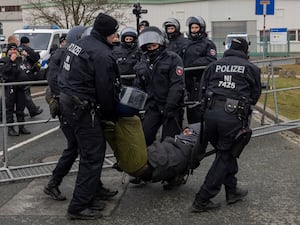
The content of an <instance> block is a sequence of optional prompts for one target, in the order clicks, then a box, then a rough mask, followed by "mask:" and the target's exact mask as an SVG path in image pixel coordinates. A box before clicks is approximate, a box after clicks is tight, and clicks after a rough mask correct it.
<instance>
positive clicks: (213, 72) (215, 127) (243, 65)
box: [193, 45, 261, 209]
mask: <svg viewBox="0 0 300 225" xmlns="http://www.w3.org/2000/svg"><path fill="white" fill-rule="evenodd" d="M247 50H248V45H247ZM246 52H247V51H246ZM201 89H202V91H203V93H202V98H203V99H204V100H206V102H207V107H206V111H205V114H204V120H205V126H206V132H207V135H208V140H209V141H210V143H211V144H212V145H213V146H214V147H215V148H216V149H217V150H218V151H217V153H216V158H215V160H214V162H213V164H212V166H211V168H210V170H209V171H208V173H207V176H206V178H205V181H204V184H203V185H202V186H201V189H200V191H199V192H198V193H197V195H196V199H195V201H194V204H193V206H195V205H196V208H198V209H201V206H203V207H205V206H207V205H205V204H206V203H205V202H207V201H209V199H211V198H213V197H214V196H215V195H217V194H218V193H219V191H220V189H221V185H222V184H224V186H225V191H226V200H227V202H228V201H229V199H228V198H227V197H228V194H229V193H233V196H234V197H235V198H234V199H233V200H238V199H240V198H242V197H243V196H244V195H246V194H247V192H246V191H245V192H243V193H237V178H236V177H235V175H236V174H237V172H238V164H237V159H236V157H235V156H234V155H233V154H232V152H231V150H232V147H233V143H234V140H235V138H236V136H237V134H238V132H239V131H240V130H241V129H242V128H245V127H248V126H249V123H248V117H249V116H250V115H251V110H250V107H249V106H253V105H255V104H256V102H257V101H258V99H259V96H260V94H261V82H260V69H259V68H258V67H257V66H255V65H253V64H252V63H251V62H249V61H248V57H247V55H246V54H245V52H244V51H242V50H239V49H229V50H227V51H226V52H225V53H224V57H223V58H222V59H220V60H218V61H216V62H214V63H212V64H210V65H209V67H208V68H207V69H206V70H205V72H204V74H203V77H202V80H201ZM234 105H235V106H238V107H241V108H240V109H241V111H239V110H237V108H238V107H235V106H234ZM233 202H234V201H233ZM203 203H205V204H203ZM199 207H200V208H199ZM208 207H209V206H208ZM206 209H209V208H206Z"/></svg>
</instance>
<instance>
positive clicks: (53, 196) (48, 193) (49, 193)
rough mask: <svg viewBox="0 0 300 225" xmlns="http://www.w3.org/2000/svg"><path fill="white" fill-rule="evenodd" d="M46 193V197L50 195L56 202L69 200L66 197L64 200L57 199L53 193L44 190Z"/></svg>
mask: <svg viewBox="0 0 300 225" xmlns="http://www.w3.org/2000/svg"><path fill="white" fill-rule="evenodd" d="M44 193H45V194H46V195H49V196H50V197H51V198H52V199H53V200H56V201H65V200H67V198H66V197H64V198H57V197H56V196H55V195H54V194H53V193H52V192H51V191H49V190H47V189H46V188H45V189H44Z"/></svg>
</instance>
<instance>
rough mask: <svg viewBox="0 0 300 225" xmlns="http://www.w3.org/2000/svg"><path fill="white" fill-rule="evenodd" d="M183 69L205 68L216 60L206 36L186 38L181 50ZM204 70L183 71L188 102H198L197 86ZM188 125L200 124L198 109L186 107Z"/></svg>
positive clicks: (213, 48)
mask: <svg viewBox="0 0 300 225" xmlns="http://www.w3.org/2000/svg"><path fill="white" fill-rule="evenodd" d="M181 56H182V60H183V64H184V67H185V68H187V67H196V66H207V65H208V64H210V63H211V62H214V61H216V60H217V54H216V46H215V44H214V43H213V42H212V41H211V40H209V39H208V38H207V37H206V36H205V37H203V38H199V39H192V38H190V37H189V38H188V39H187V41H186V43H185V45H184V47H183V49H182V53H181ZM203 71H204V69H197V70H188V71H185V85H186V90H187V92H188V100H189V101H198V100H199V93H200V92H199V85H200V80H201V76H202V73H203ZM187 119H188V123H189V124H193V123H198V122H200V108H199V107H195V108H188V107H187Z"/></svg>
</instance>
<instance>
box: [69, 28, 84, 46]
mask: <svg viewBox="0 0 300 225" xmlns="http://www.w3.org/2000/svg"><path fill="white" fill-rule="evenodd" d="M85 30H86V27H85V26H74V27H73V28H72V29H71V30H69V32H68V34H67V37H66V40H67V42H68V43H69V44H71V43H74V42H75V41H77V40H79V39H80V38H81V35H82V33H83V32H84V31H85Z"/></svg>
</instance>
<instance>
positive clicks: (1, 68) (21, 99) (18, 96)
mask: <svg viewBox="0 0 300 225" xmlns="http://www.w3.org/2000/svg"><path fill="white" fill-rule="evenodd" d="M0 74H1V75H2V79H3V80H4V82H18V81H25V80H27V78H28V77H27V75H26V72H25V66H24V61H23V58H22V57H21V56H20V54H19V52H18V46H17V45H16V44H15V43H11V44H8V46H7V52H6V57H5V58H3V59H1V62H0ZM5 104H6V117H7V118H6V120H7V123H13V122H14V114H13V113H14V111H15V110H16V117H17V121H18V122H24V121H25V118H24V109H25V93H24V85H15V86H7V87H5ZM19 134H30V131H29V130H27V129H26V128H25V127H24V125H19V132H17V131H16V130H15V129H14V127H13V126H9V127H8V135H9V136H18V135H19Z"/></svg>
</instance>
